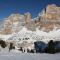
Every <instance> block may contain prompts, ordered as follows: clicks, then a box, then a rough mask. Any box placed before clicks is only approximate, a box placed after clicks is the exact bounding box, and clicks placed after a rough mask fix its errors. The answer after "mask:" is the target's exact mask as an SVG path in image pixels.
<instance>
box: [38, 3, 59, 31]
mask: <svg viewBox="0 0 60 60" xmlns="http://www.w3.org/2000/svg"><path fill="white" fill-rule="evenodd" d="M39 18H40V24H39V26H40V29H43V30H45V31H50V30H53V29H54V27H57V28H60V7H57V6H56V5H55V4H52V5H48V6H47V7H46V8H45V9H44V10H43V11H42V13H41V14H40V15H39ZM38 20H39V19H38Z"/></svg>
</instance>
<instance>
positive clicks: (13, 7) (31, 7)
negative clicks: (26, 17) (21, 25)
mask: <svg viewBox="0 0 60 60" xmlns="http://www.w3.org/2000/svg"><path fill="white" fill-rule="evenodd" d="M48 4H56V5H57V6H60V0H0V19H1V20H2V19H3V18H5V17H8V16H9V15H10V14H11V13H16V12H17V13H20V14H24V13H26V12H30V13H31V15H32V18H33V17H36V16H37V15H38V13H39V12H41V10H42V9H43V8H45V7H46V6H47V5H48Z"/></svg>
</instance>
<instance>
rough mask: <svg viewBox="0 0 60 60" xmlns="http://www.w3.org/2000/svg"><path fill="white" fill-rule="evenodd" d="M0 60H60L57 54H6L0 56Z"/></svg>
mask: <svg viewBox="0 0 60 60" xmlns="http://www.w3.org/2000/svg"><path fill="white" fill-rule="evenodd" d="M0 60H60V53H59V54H36V53H34V54H30V53H6V54H4V53H3V54H0Z"/></svg>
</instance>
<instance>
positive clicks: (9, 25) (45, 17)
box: [0, 4, 60, 40]
mask: <svg viewBox="0 0 60 60" xmlns="http://www.w3.org/2000/svg"><path fill="white" fill-rule="evenodd" d="M59 32H60V7H58V6H56V5H55V4H52V5H48V6H47V7H46V8H44V9H43V10H42V11H41V12H40V13H39V14H38V16H37V17H35V18H33V19H32V18H31V14H30V13H29V12H27V13H25V14H23V15H21V14H19V13H13V14H11V15H10V16H8V17H7V18H4V23H2V25H1V28H0V35H2V36H4V38H6V36H7V37H8V39H9V40H11V39H12V40H16V39H20V38H19V37H20V36H21V37H28V38H31V39H32V40H41V39H42V38H43V39H47V38H48V39H51V38H52V39H54V38H59V34H60V33H59ZM58 33H59V34H58ZM56 35H57V36H56ZM0 37H1V36H0ZM12 37H13V38H12ZM48 39H47V40H48Z"/></svg>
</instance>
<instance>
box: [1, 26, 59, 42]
mask: <svg viewBox="0 0 60 60" xmlns="http://www.w3.org/2000/svg"><path fill="white" fill-rule="evenodd" d="M0 38H2V39H3V40H15V41H23V40H24V38H28V41H29V40H32V41H44V42H48V41H50V40H51V39H52V40H60V29H59V30H53V31H50V32H48V33H47V32H44V31H41V30H39V29H36V31H30V30H28V29H27V28H26V27H23V28H22V29H21V30H20V31H19V32H18V33H13V34H10V35H0ZM25 40H26V39H25Z"/></svg>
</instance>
